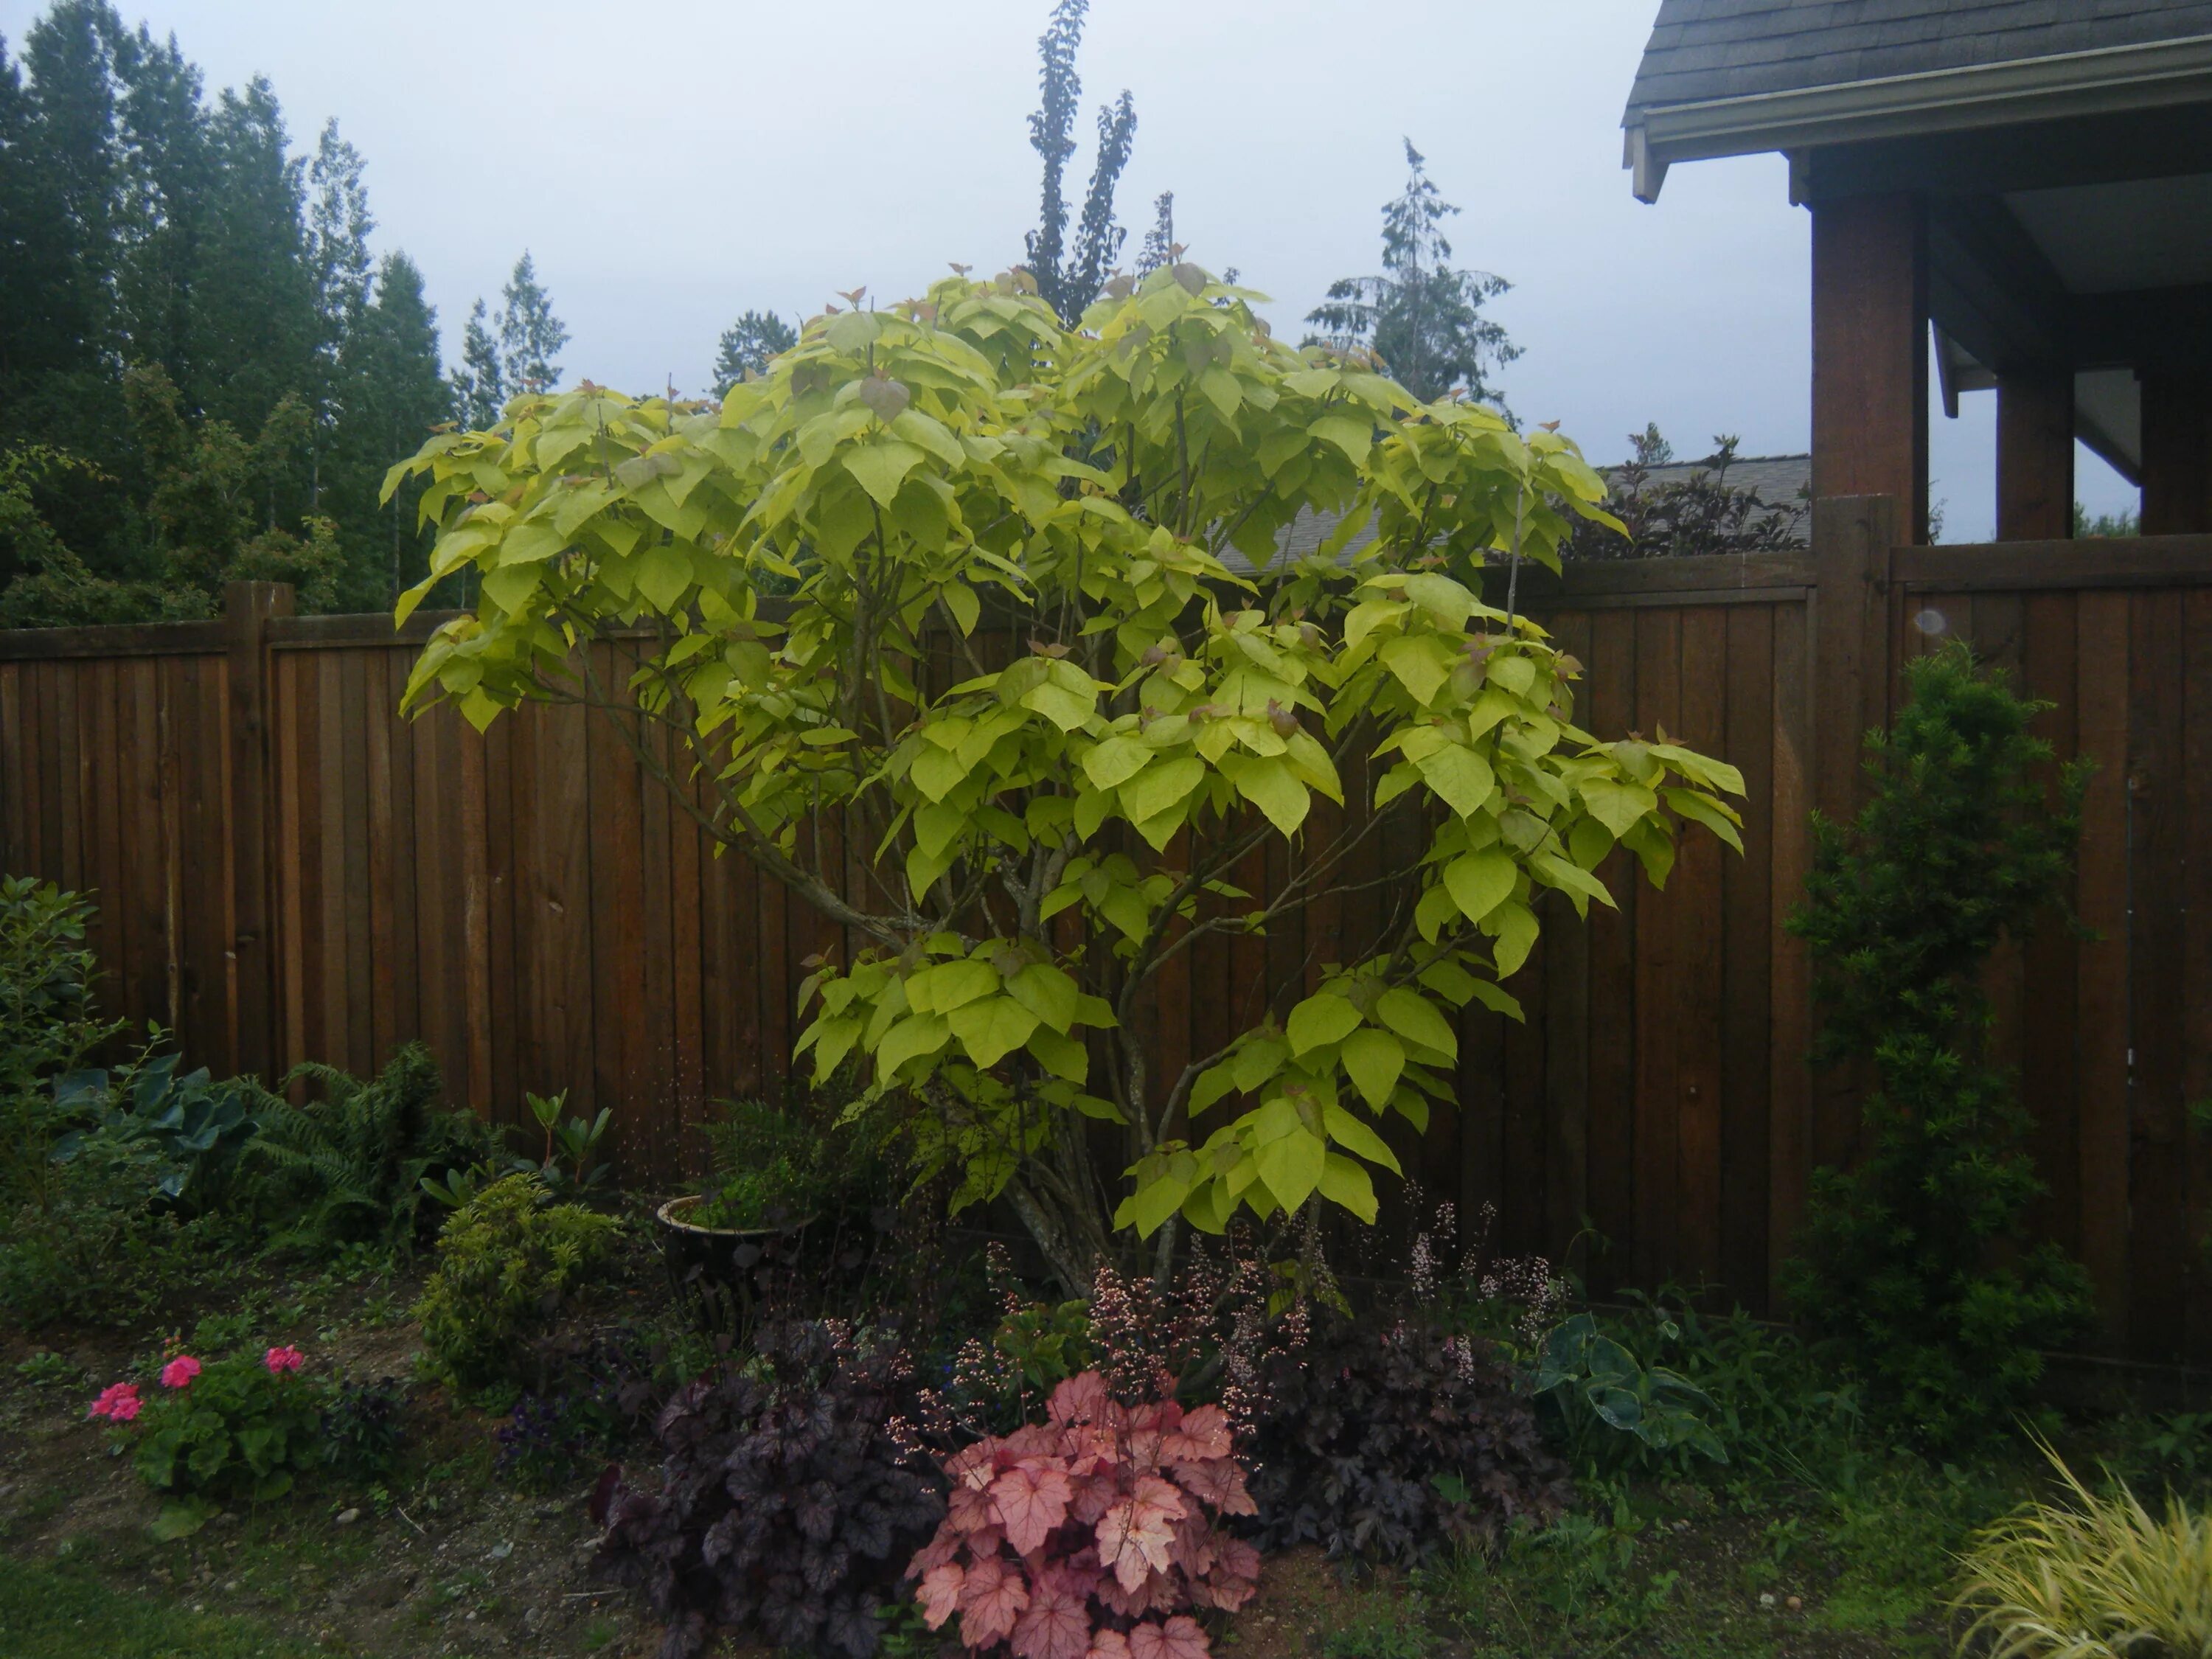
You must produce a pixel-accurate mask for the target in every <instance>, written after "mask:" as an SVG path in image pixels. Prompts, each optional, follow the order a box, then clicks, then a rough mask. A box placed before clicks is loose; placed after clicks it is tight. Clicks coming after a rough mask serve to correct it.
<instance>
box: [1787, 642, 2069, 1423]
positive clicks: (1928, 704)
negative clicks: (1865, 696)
mask: <svg viewBox="0 0 2212 1659" xmlns="http://www.w3.org/2000/svg"><path fill="white" fill-rule="evenodd" d="M1905 674H1906V679H1907V683H1908V686H1909V689H1910V692H1911V701H1910V702H1908V703H1907V704H1906V706H1905V708H1904V709H1903V711H1902V712H1900V713H1899V715H1898V717H1897V720H1896V723H1895V726H1894V727H1893V729H1892V730H1891V731H1890V732H1888V733H1887V735H1884V734H1882V733H1881V732H1876V733H1875V734H1873V735H1872V736H1870V737H1869V738H1868V742H1867V769H1868V771H1869V774H1870V775H1871V777H1872V779H1873V792H1872V798H1871V799H1869V802H1868V804H1867V806H1866V808H1865V810H1864V811H1862V812H1861V813H1860V815H1859V817H1858V818H1857V821H1856V822H1855V823H1852V824H1851V825H1850V826H1848V827H1845V826H1843V825H1839V824H1834V823H1828V822H1826V821H1825V820H1823V819H1820V818H1818V817H1815V819H1814V836H1815V850H1814V866H1813V871H1812V873H1811V875H1810V876H1809V877H1808V878H1807V882H1806V898H1805V902H1804V904H1803V905H1802V907H1801V908H1799V909H1798V910H1797V911H1796V914H1795V915H1792V916H1791V917H1790V930H1791V931H1792V932H1793V933H1796V934H1797V935H1798V936H1799V937H1800V938H1802V939H1804V940H1805V941H1806V943H1807V945H1808V946H1809V947H1810V950H1811V953H1812V957H1813V964H1814V993H1815V995H1816V997H1817V998H1818V1000H1819V1002H1820V1006H1821V1010H1822V1012H1823V1015H1824V1024H1823V1029H1822V1030H1821V1034H1820V1042H1819V1044H1818V1047H1817V1048H1816V1051H1815V1053H1816V1057H1818V1058H1821V1059H1824V1060H1848V1061H1852V1062H1856V1063H1857V1064H1858V1065H1860V1066H1865V1067H1869V1068H1870V1069H1871V1072H1872V1074H1873V1076H1874V1079H1875V1081H1876V1085H1877V1086H1876V1087H1875V1090H1874V1091H1871V1092H1870V1093H1869V1095H1868V1096H1867V1097H1866V1099H1865V1102H1864V1103H1863V1118H1864V1124H1865V1131H1866V1150H1865V1152H1864V1155H1863V1158H1862V1159H1861V1161H1860V1163H1859V1164H1858V1166H1857V1168H1855V1169H1852V1170H1848V1171H1844V1170H1833V1169H1823V1170H1820V1171H1817V1172H1816V1175H1815V1184H1814V1197H1813V1203H1812V1206H1811V1208H1810V1210H1809V1212H1808V1217H1807V1225H1806V1229H1805V1232H1804V1235H1803V1237H1802V1240H1801V1248H1802V1256H1801V1257H1800V1259H1799V1260H1798V1261H1797V1262H1796V1264H1794V1266H1793V1269H1792V1273H1791V1279H1790V1301H1791V1303H1792V1304H1793V1305H1794V1306H1795V1308H1796V1310H1797V1311H1798V1313H1799V1314H1800V1316H1802V1318H1803V1319H1804V1321H1805V1322H1806V1323H1807V1324H1808V1326H1810V1327H1811V1328H1813V1329H1814V1330H1815V1331H1816V1332H1818V1333H1819V1334H1821V1335H1822V1336H1825V1337H1827V1338H1829V1339H1832V1342H1833V1346H1834V1350H1835V1352H1836V1353H1837V1354H1838V1356H1839V1357H1840V1358H1843V1359H1844V1361H1845V1362H1846V1363H1848V1364H1850V1365H1851V1366H1853V1367H1854V1368H1855V1369H1856V1370H1859V1371H1860V1372H1862V1373H1863V1375H1864V1376H1866V1377H1867V1378H1868V1380H1869V1383H1870V1384H1871V1385H1872V1388H1871V1392H1872V1393H1873V1395H1874V1396H1875V1400H1876V1401H1877V1402H1878V1403H1881V1404H1882V1405H1884V1406H1886V1407H1888V1408H1889V1409H1890V1410H1891V1411H1892V1412H1893V1413H1894V1415H1895V1417H1896V1419H1897V1421H1898V1422H1899V1425H1900V1426H1901V1427H1903V1428H1904V1429H1905V1431H1907V1432H1909V1433H1911V1434H1912V1435H1914V1436H1915V1437H1917V1438H1919V1439H1921V1440H1922V1441H1923V1442H1925V1443H1929V1444H1935V1445H1943V1444H1951V1443H1957V1442H1959V1441H1961V1440H1964V1439H1966V1438H1969V1437H1972V1436H1975V1435H1978V1434H1982V1433H1986V1432H1988V1431H1990V1430H1991V1429H1994V1428H1999V1427H2002V1425H2004V1424H2005V1423H2007V1422H2008V1420H2009V1419H2010V1417H2011V1415H2012V1413H2013V1412H2014V1411H2015V1410H2016V1409H2017V1408H2018V1407H2019V1406H2020V1404H2021V1401H2023V1400H2024V1398H2025V1397H2026V1395H2027V1391H2028V1390H2029V1389H2030V1388H2031V1387H2032V1386H2033V1384H2034V1383H2035V1381H2036V1379H2037V1377H2038V1376H2039V1375H2040V1372H2041V1369H2042V1363H2041V1359H2040V1355H2039V1351H2040V1350H2041V1349H2044V1348H2047V1347H2051V1346H2057V1344H2059V1343H2061V1342H2063V1341H2064V1340H2068V1339H2069V1337H2071V1336H2072V1335H2073V1334H2075V1331H2077V1330H2078V1329H2080V1328H2081V1326H2082V1324H2083V1322H2084V1321H2085V1319H2086V1316H2087V1307H2088V1285H2087V1276H2086V1275H2085V1274H2084V1273H2082V1271H2081V1267H2080V1266H2079V1265H2078V1264H2076V1263H2075V1262H2072V1261H2069V1260H2068V1259H2067V1258H2066V1257H2065V1256H2064V1255H2062V1254H2061V1253H2060V1252H2059V1251H2058V1250H2057V1248H2056V1247H2055V1246H2051V1245H2044V1246H2040V1247H2037V1246H2033V1245H2031V1244H2030V1243H2028V1241H2027V1237H2026V1229H2025V1217H2026V1212H2027V1206H2028V1205H2029V1204H2030V1203H2031V1202H2032V1201H2033V1200H2034V1199H2035V1197H2036V1196H2037V1194H2039V1193H2040V1192H2041V1191H2042V1190H2043V1188H2042V1185H2041V1183H2040V1182H2039V1181H2038V1180H2037V1179H2036V1176H2035V1170H2034V1168H2033V1164H2032V1163H2031V1161H2030V1159H2029V1158H2028V1155H2027V1151H2026V1146H2025V1141H2026V1136H2027V1129H2028V1127H2029V1126H2028V1120H2027V1113H2026V1112H2025V1111H2024V1110H2023V1109H2021V1105H2020V1103H2019V1102H2018V1100H2017V1099H2016V1098H2015V1095H2014V1092H2013V1089H2012V1085H2011V1080H2010V1079H2009V1078H2008V1077H2006V1076H2005V1075H2003V1074H2002V1073H1999V1072H1998V1071H1997V1070H1996V1069H1995V1068H1994V1067H1993V1066H1990V1063H1989V1061H1988V1058H1987V1054H1986V1048H1987V1038H1988V1028H1989V1023H1990V1015H1989V1006H1988V1000H1987V998H1986V996H1985V995H1984V993H1983V991H1982V988H1981V985H1980V982H1979V975H1980V971H1981V969H1982V965H1983V963H1984V962H1985V961H1986V959H1987V958H1988V957H1989V954H1990V951H1991V949H1992V948H1994V947H1995V945H1996V943H1997V941H1998V939H2000V938H2002V937H2003V936H2005V935H2007V934H2012V935H2015V936H2017V935H2018V934H2019V933H2021V930H2023V929H2024V928H2025V927H2027V925H2028V923H2029V922H2030V921H2032V920H2033V918H2034V916H2035V915H2036V913H2037V912H2038V911H2039V909H2041V908H2044V907H2045V906H2046V905H2055V904H2056V903H2057V902H2058V900H2059V896H2060V895H2061V893H2062V892H2063V888H2064V884H2065V882H2066V880H2067V878H2068V875H2069V872H2070V871H2071V870H2072V868H2073V862H2074V851H2075V842H2076V840H2077V839H2078V837H2079V835H2080V829H2081V819H2080V805H2081V791H2082V789H2083V787H2085V785H2086V783H2087V766H2086V764H2085V763H2079V762H2077V763H2074V764H2072V765H2069V766H2067V767H2065V768H2063V769H2061V771H2060V774H2059V778H2058V783H2057V789H2056V791H2055V793H2054V792H2048V791H2046V790H2045V787H2044V786H2043V784H2042V783H2041V782H2040V781H2039V780H2038V778H2037V776H2036V774H2037V771H2038V769H2039V768H2040V767H2042V766H2044V765H2045V763H2048V762H2049V761H2050V759H2051V746H2050V745H2049V744H2046V743H2043V742H2041V741H2039V740H2038V739H2036V738H2031V737H2030V736H2029V735H2028V731H2027V728H2028V724H2029V722H2030V721H2031V720H2033V718H2034V716H2035V714H2037V712H2038V711H2039V708H2042V707H2043V706H2044V705H2041V704H2037V703H2032V702H2023V701H2021V699H2020V698H2018V697H2016V696H2014V695H2013V694H2012V692H2011V691H2010V690H2008V688H2007V686H2006V684H2005V682H2004V679H2003V677H2002V675H2000V674H1990V675H1984V674H1982V673H1980V672H1979V671H1977V668H1976V666H1975V663H1974V660H1973V658H1972V655H1971V654H1970V653H1968V652H1967V650H1966V647H1963V646H1953V647H1947V648H1946V649H1944V650H1942V651H1941V652H1938V653H1935V654H1934V655H1931V656H1927V657H1922V658H1920V659H1917V660H1916V661H1914V662H1912V663H1911V664H1910V665H1908V666H1907V668H1906V671H1905Z"/></svg>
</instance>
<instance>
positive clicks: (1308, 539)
mask: <svg viewBox="0 0 2212 1659" xmlns="http://www.w3.org/2000/svg"><path fill="white" fill-rule="evenodd" d="M1711 470H1712V469H1711V467H1710V466H1709V465H1706V463H1705V462H1704V461H1670V462H1668V464H1667V465H1665V466H1655V467H1653V468H1651V469H1650V471H1649V472H1648V474H1647V475H1646V480H1647V482H1646V484H1645V488H1647V489H1649V488H1650V487H1651V485H1654V484H1670V483H1685V482H1686V481H1687V480H1688V479H1689V478H1690V477H1691V476H1692V474H1694V473H1699V472H1709V471H1711ZM1619 471H1620V468H1619V467H1617V466H1601V467H1600V468H1599V469H1598V476H1599V477H1602V478H1604V479H1605V480H1606V482H1607V483H1611V482H1612V481H1613V477H1614V476H1615V475H1616V474H1618V473H1619ZM1728 483H1729V488H1730V489H1755V490H1757V491H1758V492H1759V499H1760V500H1762V501H1773V502H1775V503H1777V504H1778V505H1782V504H1787V503H1790V502H1794V501H1799V500H1802V498H1803V497H1804V496H1806V495H1808V494H1809V493H1810V491H1811V489H1812V485H1813V458H1812V457H1811V456H1810V455H1739V456H1737V457H1736V458H1735V459H1734V460H1733V461H1730V462H1729V470H1728ZM1339 519H1340V515H1339V514H1337V513H1316V512H1315V511H1313V510H1312V509H1311V508H1308V509H1307V510H1306V511H1304V512H1303V513H1299V514H1298V516H1297V518H1295V519H1293V520H1291V522H1290V523H1289V524H1287V525H1285V526H1284V527H1283V530H1282V532H1281V533H1280V534H1279V535H1278V536H1277V537H1276V538H1275V544H1276V546H1277V547H1278V548H1279V550H1280V551H1279V552H1278V553H1277V554H1276V555H1275V556H1274V557H1273V559H1271V560H1269V561H1268V568H1269V569H1273V568H1275V567H1276V566H1278V565H1281V564H1285V563H1289V562H1293V561H1296V560H1298V559H1303V558H1309V557H1310V556H1312V555H1313V554H1314V553H1315V552H1316V550H1318V549H1319V548H1320V546H1321V544H1322V542H1323V541H1324V540H1325V539H1327V538H1328V533H1329V532H1330V531H1332V530H1334V529H1335V528H1336V526H1337V524H1338V521H1339ZM1374 539H1375V532H1374V530H1373V529H1372V527H1369V528H1366V529H1363V530H1362V531H1361V532H1359V533H1358V535H1357V536H1354V537H1353V538H1352V541H1351V543H1350V544H1349V545H1347V546H1346V549H1345V550H1346V552H1352V551H1354V550H1358V549H1359V548H1363V547H1364V546H1366V545H1367V544H1368V543H1370V542H1371V541H1373V540H1374ZM1221 562H1223V563H1224V564H1225V565H1227V566H1228V567H1229V568H1231V570H1234V571H1236V572H1237V574H1239V575H1249V574H1251V573H1252V570H1253V568H1254V567H1253V564H1252V562H1251V561H1250V560H1249V559H1247V558H1246V557H1245V556H1243V554H1242V553H1239V552H1238V551H1237V550H1236V549H1235V548H1233V547H1232V548H1231V549H1229V550H1227V551H1226V552H1225V553H1224V554H1223V555H1222V558H1221Z"/></svg>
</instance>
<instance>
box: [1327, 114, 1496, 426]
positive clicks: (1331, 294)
mask: <svg viewBox="0 0 2212 1659" xmlns="http://www.w3.org/2000/svg"><path fill="white" fill-rule="evenodd" d="M1405 144H1406V168H1407V176H1406V188H1405V189H1404V190H1403V191H1401V192H1400V193H1399V194H1398V195H1397V196H1396V197H1394V198H1392V199H1391V200H1390V201H1389V202H1386V203H1385V204H1383V270H1382V271H1381V273H1380V274H1379V275H1376V276H1343V277H1340V278H1338V279H1337V280H1336V281H1335V282H1334V283H1330V284H1329V286H1328V301H1327V302H1326V303H1325V304H1322V305H1321V306H1317V307H1315V309H1314V310H1313V311H1311V312H1310V313H1308V314H1307V317H1306V321H1307V322H1309V323H1311V324H1313V325H1316V328H1317V329H1318V330H1319V332H1317V333H1315V334H1310V335H1308V336H1307V337H1306V343H1307V344H1308V345H1329V346H1334V347H1336V348H1337V349H1339V350H1357V349H1372V350H1373V351H1374V353H1375V354H1376V356H1378V357H1380V358H1381V359H1382V360H1383V365H1384V367H1385V368H1388V370H1389V373H1390V374H1392V376H1394V377H1395V379H1396V380H1397V381H1398V383H1399V384H1400V385H1401V386H1404V387H1405V388H1406V390H1407V391H1408V392H1412V393H1413V395H1414V396H1415V397H1416V398H1420V399H1421V400H1422V401H1424V402H1425V403H1432V402H1434V401H1435V400H1436V399H1437V398H1443V397H1449V396H1450V395H1451V394H1453V393H1455V392H1456V393H1458V394H1460V395H1461V396H1462V397H1464V398H1467V399H1468V401H1470V402H1472V403H1487V404H1494V405H1496V406H1498V408H1500V409H1503V408H1504V398H1501V397H1500V396H1499V395H1498V391H1497V389H1496V388H1495V387H1494V386H1492V385H1491V384H1490V380H1489V376H1490V375H1491V374H1492V373H1494V372H1495V371H1496V370H1497V369H1498V368H1502V367H1503V366H1504V365H1505V364H1507V363H1510V362H1512V361H1513V360H1514V359H1515V358H1516V357H1518V356H1520V355H1521V349H1520V348H1519V347H1518V346H1516V345H1515V344H1514V343H1512V341H1511V340H1510V339H1509V338H1508V337H1507V336H1506V333H1505V330H1504V327H1503V326H1502V325H1500V324H1498V323H1497V322H1494V321H1492V319H1489V318H1487V317H1485V316H1484V315H1483V314H1482V307H1483V305H1484V303H1485V302H1486V301H1490V300H1494V299H1496V298H1497V297H1498V295H1501V294H1504V293H1505V292H1506V291H1507V290H1508V289H1510V288H1511V286H1512V284H1511V283H1508V282H1507V281H1506V280H1505V279H1504V277H1503V276H1492V275H1491V274H1490V273H1489V272H1488V271H1483V270H1455V269H1454V268H1453V266H1452V264H1451V258H1452V246H1451V243H1450V241H1449V240H1447V239H1446V237H1445V235H1444V234H1443V222H1444V221H1445V220H1446V219H1448V218H1449V217H1451V216H1452V215H1454V214H1455V213H1457V212H1458V211H1459V210H1458V209H1457V208H1456V207H1455V206H1453V205H1452V204H1450V203H1449V202H1447V201H1445V200H1444V199H1443V196H1442V194H1441V193H1440V192H1439V191H1437V187H1436V185H1435V184H1434V183H1433V182H1431V179H1430V178H1429V175H1428V169H1427V166H1426V163H1425V161H1424V159H1423V157H1422V155H1421V153H1420V151H1419V150H1417V149H1414V148H1413V141H1412V140H1411V139H1407V140H1406V141H1405Z"/></svg>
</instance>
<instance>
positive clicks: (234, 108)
mask: <svg viewBox="0 0 2212 1659" xmlns="http://www.w3.org/2000/svg"><path fill="white" fill-rule="evenodd" d="M208 132H209V139H210V149H211V153H212V155H213V159H214V163H215V165H214V169H213V177H212V179H211V199H210V204H209V212H208V219H207V223H208V229H207V237H206V241H205V247H206V254H205V257H204V259H203V261H202V263H201V266H200V273H199V278H198V282H197V289H196V292H195V293H194V295H193V303H192V314H193V321H194V325H195V330H194V332H195V340H196V348H197V349H195V351H194V352H193V364H192V368H193V379H192V381H191V384H189V385H188V386H185V388H184V390H185V395H186V397H187V398H188V399H189V400H190V402H191V406H192V407H193V408H195V409H197V410H200V411H202V412H203V413H205V414H209V415H212V416H216V417H217V418H218V419H221V420H224V421H228V422H229V423H230V424H231V425H232V426H233V427H234V428H237V429H238V430H240V431H241V432H252V431H258V430H259V429H260V427H261V424H262V422H264V421H265V420H267V418H268V416H269V413H270V410H273V409H274V408H275V407H276V403H277V400H278V399H279V398H283V396H284V395H285V394H286V393H287V392H305V391H306V389H307V387H309V386H312V385H313V382H314V358H315V345H316V321H315V284H314V276H313V271H312V270H311V269H310V268H309V264H308V259H307V226H306V224H305V216H306V214H305V210H306V205H307V200H306V198H307V188H306V185H307V181H306V173H307V167H306V163H305V162H304V161H301V160H300V159H298V158H295V157H292V156H290V155H288V154H287V149H288V145H287V141H286V135H285V131H284V118H283V112H282V111H281V110H280V109H279V108H278V107H277V103H276V94H275V92H274V91H273V90H272V89H271V88H270V85H269V82H267V81H266V80H265V79H264V78H262V77H261V76H255V77H254V78H253V79H252V81H250V82H247V83H246V89H245V91H244V92H242V93H240V92H233V91H228V90H226V91H225V92H224V93H223V94H222V97H221V98H220V99H218V100H216V107H215V111H214V113H213V116H212V118H210V122H209V127H208ZM302 482H303V483H304V479H303V480H302Z"/></svg>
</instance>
